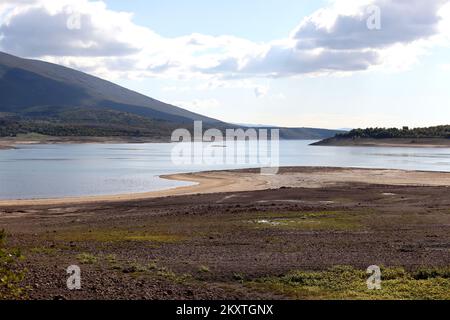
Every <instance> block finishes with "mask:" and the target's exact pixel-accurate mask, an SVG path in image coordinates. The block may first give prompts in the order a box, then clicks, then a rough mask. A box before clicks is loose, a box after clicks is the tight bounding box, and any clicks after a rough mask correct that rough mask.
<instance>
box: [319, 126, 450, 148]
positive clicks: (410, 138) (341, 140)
mask: <svg viewBox="0 0 450 320" xmlns="http://www.w3.org/2000/svg"><path fill="white" fill-rule="evenodd" d="M313 145H316V146H411V147H413V146H429V147H450V125H443V126H436V127H427V128H412V129H410V128H408V127H404V128H402V129H397V128H368V129H354V130H351V131H349V132H347V133H338V134H336V135H335V136H334V137H332V138H327V139H324V140H322V141H319V142H317V143H314V144H313Z"/></svg>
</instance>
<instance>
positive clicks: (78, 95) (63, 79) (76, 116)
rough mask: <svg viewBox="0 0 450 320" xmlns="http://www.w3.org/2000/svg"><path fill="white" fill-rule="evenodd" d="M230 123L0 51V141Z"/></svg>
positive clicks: (161, 132)
mask: <svg viewBox="0 0 450 320" xmlns="http://www.w3.org/2000/svg"><path fill="white" fill-rule="evenodd" d="M194 120H201V121H203V123H204V128H205V129H207V128H211V127H215V128H218V129H225V128H233V127H235V126H232V125H230V124H226V123H223V122H221V121H219V120H216V119H212V118H208V117H205V116H202V115H199V114H196V113H192V112H189V111H187V110H184V109H181V108H178V107H176V106H172V105H169V104H166V103H163V102H160V101H158V100H155V99H152V98H149V97H146V96H144V95H141V94H139V93H136V92H133V91H131V90H128V89H125V88H123V87H120V86H118V85H115V84H113V83H111V82H108V81H105V80H102V79H100V78H97V77H93V76H90V75H88V74H85V73H82V72H79V71H76V70H72V69H69V68H65V67H62V66H59V65H55V64H51V63H46V62H42V61H35V60H27V59H21V58H18V57H14V56H11V55H8V54H5V53H1V52H0V137H15V136H17V135H19V134H28V133H37V134H42V135H48V136H57V137H80V136H85V137H92V136H95V137H151V138H155V139H159V140H170V136H171V133H172V131H173V130H174V129H178V128H187V129H190V128H191V127H192V125H193V121H194ZM336 133H338V131H335V130H323V129H310V128H292V129H290V128H282V129H281V132H280V135H281V137H282V138H283V139H324V138H327V137H331V136H333V135H334V134H336Z"/></svg>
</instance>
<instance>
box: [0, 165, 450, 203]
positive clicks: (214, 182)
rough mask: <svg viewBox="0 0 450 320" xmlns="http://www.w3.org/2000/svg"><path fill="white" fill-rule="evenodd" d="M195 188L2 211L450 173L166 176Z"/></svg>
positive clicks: (414, 179) (435, 178)
mask: <svg viewBox="0 0 450 320" xmlns="http://www.w3.org/2000/svg"><path fill="white" fill-rule="evenodd" d="M162 178H164V179H169V180H177V181H186V182H192V183H194V185H192V186H187V187H179V188H173V189H169V190H162V191H153V192H146V193H135V194H121V195H106V196H93V197H76V198H60V199H36V200H0V207H2V206H3V207H6V206H34V205H65V204H87V203H96V202H121V201H132V200H144V199H154V198H161V197H170V196H182V195H193V194H212V193H224V192H242V191H257V190H267V189H279V188H283V187H289V188H322V187H329V186H338V185H344V184H347V183H366V184H376V185H394V186H447V187H449V186H450V172H426V171H404V170H386V169H357V168H348V169H346V168H320V167H289V168H281V169H280V172H279V174H277V175H261V174H260V172H259V170H256V169H254V170H236V171H212V172H200V173H187V174H174V175H167V176H162Z"/></svg>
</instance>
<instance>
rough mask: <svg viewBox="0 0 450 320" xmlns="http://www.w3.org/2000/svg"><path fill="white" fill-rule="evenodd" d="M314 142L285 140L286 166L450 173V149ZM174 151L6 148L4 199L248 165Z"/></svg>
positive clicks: (156, 182) (119, 186) (146, 184)
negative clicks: (199, 160)
mask: <svg viewBox="0 0 450 320" xmlns="http://www.w3.org/2000/svg"><path fill="white" fill-rule="evenodd" d="M312 142H313V141H282V142H280V165H281V166H337V167H363V168H392V169H406V170H429V171H447V172H450V149H442V148H424V149H421V148H368V147H353V148H352V147H311V146H309V144H310V143H312ZM172 148H173V145H172V144H107V145H105V144H85V145H32V146H22V147H20V148H19V149H15V150H2V151H0V199H34V198H55V197H74V196H85V195H110V194H122V193H134V192H146V191H153V190H161V189H167V188H172V187H175V186H182V185H188V183H183V182H174V181H167V180H163V179H160V178H158V176H159V175H161V174H169V173H181V172H193V171H204V170H215V169H233V168H237V167H244V166H233V165H231V166H230V165H228V166H226V165H214V166H212V165H210V166H206V165H174V164H173V163H172V161H171V151H172ZM253 167H254V166H253Z"/></svg>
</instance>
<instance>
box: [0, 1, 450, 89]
mask: <svg viewBox="0 0 450 320" xmlns="http://www.w3.org/2000/svg"><path fill="white" fill-rule="evenodd" d="M369 5H377V6H379V8H380V9H381V30H369V29H368V28H367V25H366V20H367V18H368V15H369V14H370V13H368V11H367V8H368V6H369ZM74 15H75V22H79V28H77V24H76V23H75V25H74V26H75V28H71V27H70V23H69V27H68V22H70V20H71V19H74ZM288 33H289V30H286V34H287V35H288ZM449 39H450V5H449V0H427V1H424V0H335V1H333V2H332V3H331V5H330V6H329V7H327V8H323V9H321V10H318V11H317V12H315V13H313V14H312V15H310V16H308V17H305V18H304V19H303V20H302V21H301V22H300V24H299V26H298V27H297V28H295V30H293V31H292V32H291V34H290V36H289V37H288V38H286V39H279V40H275V41H273V42H271V43H262V44H261V43H254V42H252V41H249V40H245V39H241V38H237V37H233V36H218V37H214V36H208V35H203V34H191V35H186V36H183V37H177V38H165V37H162V36H160V35H158V34H157V33H155V32H154V31H152V30H150V29H148V28H145V27H141V26H138V25H136V24H135V23H134V22H133V21H132V15H131V14H129V13H125V12H117V11H113V10H110V9H108V8H107V6H106V4H105V3H104V2H102V1H95V2H94V1H91V0H58V1H53V0H23V1H18V0H2V3H1V4H0V48H1V49H2V50H4V51H7V52H10V53H12V54H17V55H21V56H25V57H33V58H42V59H45V60H47V61H50V62H55V63H60V64H64V65H67V66H70V67H74V68H77V69H81V70H83V71H86V72H90V73H93V74H96V75H99V76H102V77H106V78H109V79H114V78H145V77H163V78H170V79H180V80H183V79H184V80H188V79H192V78H196V79H201V80H204V81H205V83H206V84H205V85H204V86H203V87H204V89H205V88H206V89H208V88H209V89H211V88H217V87H218V86H220V87H226V86H227V85H226V84H224V83H227V82H230V83H233V84H232V85H231V86H239V81H245V80H244V79H245V78H247V79H248V78H258V77H288V76H296V75H303V74H312V75H320V74H341V73H352V72H357V71H364V70H379V69H385V70H386V69H389V70H404V69H407V68H409V67H410V66H411V65H413V64H414V63H416V62H417V61H418V59H419V58H420V56H421V55H423V54H425V53H426V52H428V51H429V49H430V48H431V47H432V46H434V45H436V44H440V45H442V44H446V43H448V41H449ZM240 85H241V87H248V88H251V89H252V90H254V92H255V95H256V96H257V97H260V96H264V95H265V93H266V92H265V90H264V88H261V87H260V86H255V85H254V84H251V85H249V84H248V83H244V82H242V83H240Z"/></svg>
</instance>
